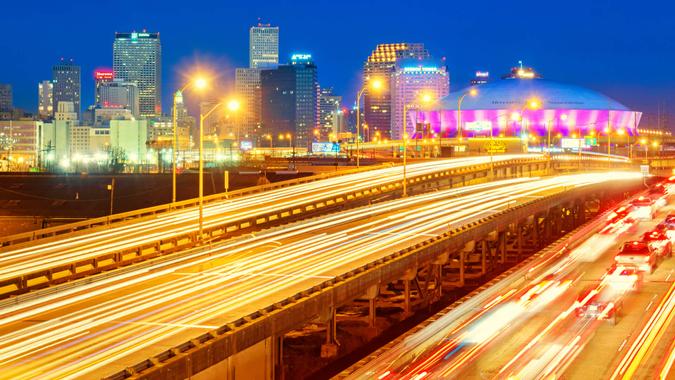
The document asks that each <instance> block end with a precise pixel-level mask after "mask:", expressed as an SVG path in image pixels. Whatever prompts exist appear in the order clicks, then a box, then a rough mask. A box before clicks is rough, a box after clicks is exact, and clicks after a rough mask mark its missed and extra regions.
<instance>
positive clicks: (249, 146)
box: [239, 140, 253, 150]
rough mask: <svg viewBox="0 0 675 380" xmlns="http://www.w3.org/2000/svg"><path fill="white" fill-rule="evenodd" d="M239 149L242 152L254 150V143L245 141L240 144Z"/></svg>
mask: <svg viewBox="0 0 675 380" xmlns="http://www.w3.org/2000/svg"><path fill="white" fill-rule="evenodd" d="M239 148H240V149H241V150H251V149H253V142H252V141H246V140H244V141H242V142H241V143H240V144H239Z"/></svg>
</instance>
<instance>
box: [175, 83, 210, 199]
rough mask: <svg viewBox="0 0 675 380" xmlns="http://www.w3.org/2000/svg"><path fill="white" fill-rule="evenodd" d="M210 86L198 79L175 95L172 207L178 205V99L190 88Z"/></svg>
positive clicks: (200, 88)
mask: <svg viewBox="0 0 675 380" xmlns="http://www.w3.org/2000/svg"><path fill="white" fill-rule="evenodd" d="M207 85H208V82H207V81H206V79H204V78H202V77H197V78H195V79H194V80H191V81H189V82H187V83H186V84H185V85H184V86H183V87H181V89H180V90H178V91H176V92H175V93H174V94H173V110H172V113H173V116H172V128H173V149H172V152H171V184H172V192H171V205H172V206H173V204H174V203H176V151H177V150H178V125H177V124H178V115H176V109H177V103H178V97H179V96H180V97H182V96H183V92H184V91H185V90H187V89H188V87H191V86H194V87H195V88H196V89H197V90H203V89H204V88H206V86H207Z"/></svg>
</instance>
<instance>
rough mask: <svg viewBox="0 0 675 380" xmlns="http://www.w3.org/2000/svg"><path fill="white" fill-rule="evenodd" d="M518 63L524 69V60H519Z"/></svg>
mask: <svg viewBox="0 0 675 380" xmlns="http://www.w3.org/2000/svg"><path fill="white" fill-rule="evenodd" d="M518 65H520V69H521V70H522V69H523V61H521V60H519V61H518Z"/></svg>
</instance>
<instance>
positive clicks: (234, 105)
mask: <svg viewBox="0 0 675 380" xmlns="http://www.w3.org/2000/svg"><path fill="white" fill-rule="evenodd" d="M225 104H227V108H228V109H229V110H230V111H231V112H236V111H237V110H239V108H240V106H241V104H240V103H239V101H238V100H235V99H231V100H229V101H221V102H219V103H217V104H216V105H214V106H213V107H211V109H210V110H208V111H207V112H206V113H201V112H200V113H199V238H200V239H201V236H202V231H203V229H204V120H205V119H206V118H207V117H209V115H211V114H212V113H213V112H214V111H215V110H217V109H218V108H220V107H221V106H223V105H225Z"/></svg>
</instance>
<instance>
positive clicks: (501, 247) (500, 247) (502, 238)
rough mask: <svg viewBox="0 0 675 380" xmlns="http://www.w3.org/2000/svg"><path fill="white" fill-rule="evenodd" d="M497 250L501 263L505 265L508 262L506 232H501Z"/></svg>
mask: <svg viewBox="0 0 675 380" xmlns="http://www.w3.org/2000/svg"><path fill="white" fill-rule="evenodd" d="M497 250H498V251H499V263H500V264H504V263H505V262H506V231H499V236H498V240H497Z"/></svg>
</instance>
